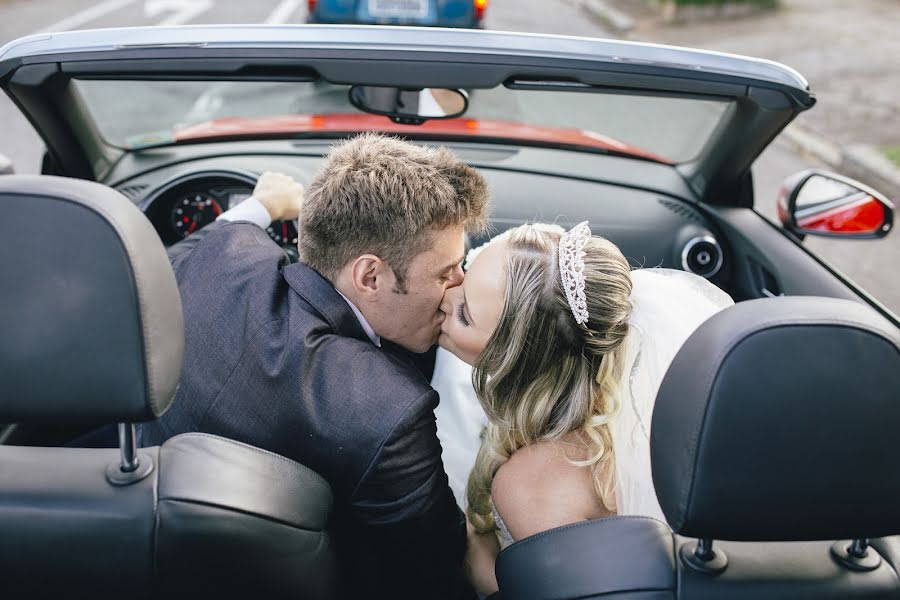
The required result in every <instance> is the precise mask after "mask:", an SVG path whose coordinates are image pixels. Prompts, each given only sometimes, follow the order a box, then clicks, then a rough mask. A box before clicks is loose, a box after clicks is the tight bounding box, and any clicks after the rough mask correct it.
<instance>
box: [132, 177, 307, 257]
mask: <svg viewBox="0 0 900 600" xmlns="http://www.w3.org/2000/svg"><path fill="white" fill-rule="evenodd" d="M255 185H256V176H255V175H254V174H252V173H249V172H241V171H228V170H217V171H200V172H193V173H190V174H188V175H184V176H180V177H177V178H175V179H172V180H169V181H167V182H165V183H164V184H162V185H160V186H159V187H157V188H156V189H154V190H153V191H151V192H150V193H149V194H148V195H147V197H146V198H145V200H144V201H143V202H142V204H143V210H144V214H146V215H147V218H148V219H150V222H151V223H152V224H153V227H154V228H155V229H156V231H157V233H159V237H160V239H161V240H162V242H163V244H165V245H166V246H170V245H172V244H175V243H177V242H179V241H181V240H183V239H184V238H186V237H187V236H189V235H190V234H192V233H194V232H195V231H198V230H199V229H202V228H203V227H205V226H206V225H209V224H210V223H212V222H213V221H215V220H216V218H217V217H218V216H219V215H221V214H222V213H223V212H225V211H227V210H229V209H231V208H234V207H235V206H237V205H238V204H240V203H241V202H243V201H244V200H246V199H247V198H249V197H250V196H251V195H252V194H253V188H254V186H255ZM266 231H267V233H268V234H269V237H270V238H272V241H274V242H275V243H276V244H278V245H279V246H281V247H282V248H284V249H285V251H286V252H288V254H289V255H290V257H291V258H292V259H296V246H297V228H296V225H295V224H294V223H293V222H288V221H274V222H273V223H272V224H271V225H269V227H268V229H267V230H266Z"/></svg>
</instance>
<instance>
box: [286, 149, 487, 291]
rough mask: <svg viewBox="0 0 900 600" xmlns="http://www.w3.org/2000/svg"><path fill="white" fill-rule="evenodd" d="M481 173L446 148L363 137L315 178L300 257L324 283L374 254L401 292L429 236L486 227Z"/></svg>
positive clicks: (303, 219)
mask: <svg viewBox="0 0 900 600" xmlns="http://www.w3.org/2000/svg"><path fill="white" fill-rule="evenodd" d="M487 204H488V188H487V184H486V183H485V181H484V178H483V177H482V176H481V174H480V173H479V172H478V171H476V170H475V169H473V168H472V167H470V166H468V165H467V164H465V163H464V162H462V161H461V160H459V159H458V158H457V157H456V156H455V155H454V154H453V153H452V152H450V151H449V150H446V149H445V148H434V147H425V146H417V145H415V144H411V143H409V142H405V141H403V140H401V139H399V138H395V137H389V136H385V135H380V134H376V133H365V134H362V135H358V136H356V137H354V138H352V139H350V140H347V141H345V142H343V143H341V144H339V145H337V146H335V147H334V148H332V150H331V152H330V153H329V155H328V158H327V159H326V161H325V164H324V165H323V166H322V168H321V169H320V170H319V173H318V174H317V175H316V177H315V178H314V179H313V182H312V183H311V184H310V186H309V190H307V192H306V197H305V198H304V201H303V210H302V211H301V213H300V223H299V224H300V231H299V234H300V235H299V240H298V245H299V250H300V259H301V260H302V261H303V262H304V263H306V264H307V265H309V266H310V267H312V268H313V269H315V270H316V271H318V272H319V273H320V274H321V275H322V276H324V277H325V278H326V279H328V280H330V281H332V282H333V281H334V280H335V278H336V276H337V273H338V272H339V271H340V270H341V268H343V266H344V265H346V264H347V263H348V262H349V261H351V260H353V259H354V258H356V257H357V256H360V255H363V254H374V255H375V256H378V257H379V258H380V259H381V260H383V261H384V262H385V263H387V264H388V265H389V266H390V267H391V269H392V270H393V271H394V275H395V277H396V279H397V285H398V287H399V288H400V289H399V291H401V292H402V291H403V288H404V280H405V277H406V272H407V269H408V267H409V264H410V262H412V259H413V258H415V257H416V255H418V254H419V253H421V252H423V251H425V250H427V249H429V248H430V247H431V245H432V244H433V243H434V240H433V235H432V233H433V232H435V231H438V230H441V229H444V228H446V227H450V226H456V225H462V226H464V227H465V229H466V230H467V231H469V232H480V231H481V230H483V229H484V228H485V226H486V223H487Z"/></svg>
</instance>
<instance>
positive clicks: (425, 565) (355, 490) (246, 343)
mask: <svg viewBox="0 0 900 600" xmlns="http://www.w3.org/2000/svg"><path fill="white" fill-rule="evenodd" d="M170 258H171V259H172V265H173V268H174V270H175V276H176V278H177V280H178V286H179V289H180V291H181V298H182V302H183V304H184V317H185V358H184V371H183V374H182V378H181V384H180V387H179V389H178V395H177V397H176V400H175V402H174V403H173V404H172V407H171V408H170V409H169V411H168V412H167V413H166V414H165V415H164V416H163V417H162V418H161V419H160V420H159V421H157V422H154V423H147V424H145V425H144V426H143V427H142V430H141V443H142V445H144V446H150V445H156V444H159V443H161V442H163V441H164V440H166V439H168V438H170V437H172V436H174V435H178V434H180V433H184V432H188V431H203V432H208V433H213V434H216V435H221V436H225V437H228V438H232V439H236V440H239V441H242V442H245V443H248V444H252V445H253V446H257V447H260V448H264V449H267V450H270V451H272V452H275V453H277V454H281V455H283V456H286V457H288V458H291V459H293V460H296V461H298V462H300V463H303V464H304V465H306V466H308V467H310V468H312V469H314V470H315V471H317V472H318V473H320V474H321V475H322V476H323V477H325V479H326V480H328V482H329V483H330V484H331V486H332V489H333V491H334V494H335V514H334V518H333V527H332V532H333V539H334V545H335V549H336V551H337V553H338V558H339V561H340V565H341V569H342V579H343V581H344V582H346V583H347V584H348V585H349V587H348V589H347V595H348V596H353V597H357V598H363V597H365V598H370V597H391V598H402V597H407V596H409V597H417V598H441V597H459V596H460V594H463V593H465V592H464V590H465V589H466V585H465V584H464V583H463V579H462V567H461V565H462V557H463V553H464V549H465V520H464V518H463V516H462V513H461V512H460V511H459V509H458V508H457V506H456V503H455V502H454V500H453V495H452V493H451V491H450V488H449V486H448V483H447V476H446V474H445V473H444V468H443V464H442V462H441V446H440V444H439V442H438V439H437V436H436V428H435V417H434V408H435V407H436V406H437V404H438V396H437V393H436V392H435V391H434V390H433V389H432V388H431V386H430V385H429V384H428V381H426V380H425V378H424V377H423V376H422V375H421V374H420V373H419V372H418V371H417V370H416V368H415V366H414V365H413V363H412V362H411V360H410V356H409V355H407V354H406V353H405V352H403V351H401V350H399V349H394V350H389V349H381V348H378V347H377V346H375V345H374V344H373V343H372V341H371V340H370V339H369V338H368V337H367V336H366V333H365V332H364V331H363V329H362V326H361V325H360V323H359V321H358V320H357V318H356V316H355V315H354V313H353V311H352V310H351V308H350V306H349V305H348V304H347V302H346V301H345V300H344V299H343V298H342V297H341V296H340V295H339V294H338V293H337V291H335V289H334V288H333V287H332V286H331V284H330V283H329V282H328V281H326V280H325V279H323V278H322V277H321V276H320V275H319V274H318V273H316V271H314V270H313V269H311V268H309V267H307V266H306V265H304V264H302V263H296V264H286V261H285V256H284V253H283V251H282V250H281V248H279V247H278V246H277V245H276V244H275V243H274V242H272V241H271V240H270V239H269V237H268V236H267V235H266V233H265V231H263V230H262V229H260V228H259V227H257V226H256V225H253V224H250V223H245V222H234V223H229V222H224V221H219V222H216V223H215V224H213V225H210V226H208V227H206V228H204V229H202V230H201V231H199V232H197V233H195V234H194V235H192V236H190V237H189V238H187V239H186V240H184V241H183V242H181V243H179V244H177V245H176V246H173V248H172V250H171V251H170Z"/></svg>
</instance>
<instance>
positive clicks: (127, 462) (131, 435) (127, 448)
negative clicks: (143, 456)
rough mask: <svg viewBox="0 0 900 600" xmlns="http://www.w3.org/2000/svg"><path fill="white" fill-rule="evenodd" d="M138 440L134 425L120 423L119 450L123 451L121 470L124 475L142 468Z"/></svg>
mask: <svg viewBox="0 0 900 600" xmlns="http://www.w3.org/2000/svg"><path fill="white" fill-rule="evenodd" d="M136 438H137V435H136V433H135V428H134V423H119V450H121V451H122V464H121V465H120V467H119V468H120V469H121V470H122V472H124V473H131V472H132V471H135V470H137V468H138V466H140V464H139V461H138V456H137V439H136Z"/></svg>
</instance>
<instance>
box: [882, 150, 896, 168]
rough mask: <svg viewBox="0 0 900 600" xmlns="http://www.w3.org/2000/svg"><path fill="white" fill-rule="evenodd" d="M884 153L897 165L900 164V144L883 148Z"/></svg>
mask: <svg viewBox="0 0 900 600" xmlns="http://www.w3.org/2000/svg"><path fill="white" fill-rule="evenodd" d="M883 152H884V155H885V156H887V157H888V158H889V159H891V160H892V161H894V163H895V164H896V165H897V166H900V146H894V147H892V148H885V149H884V150H883Z"/></svg>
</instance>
